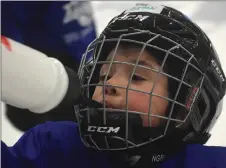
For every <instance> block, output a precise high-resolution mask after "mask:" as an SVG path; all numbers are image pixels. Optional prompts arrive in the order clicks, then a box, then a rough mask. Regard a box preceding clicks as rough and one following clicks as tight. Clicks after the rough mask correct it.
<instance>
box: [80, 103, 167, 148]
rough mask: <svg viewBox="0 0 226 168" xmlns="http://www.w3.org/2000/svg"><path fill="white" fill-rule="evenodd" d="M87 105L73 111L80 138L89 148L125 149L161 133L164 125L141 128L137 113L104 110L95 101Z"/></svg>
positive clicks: (140, 119)
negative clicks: (75, 111)
mask: <svg viewBox="0 0 226 168" xmlns="http://www.w3.org/2000/svg"><path fill="white" fill-rule="evenodd" d="M90 105H91V106H88V107H89V108H87V109H86V110H79V111H78V112H77V113H76V115H77V120H78V122H79V127H80V132H81V136H82V139H83V141H84V143H85V144H86V145H87V146H88V147H94V148H97V149H106V150H109V149H110V150H128V149H132V148H134V147H139V146H142V145H141V144H145V143H149V142H151V141H152V140H153V139H155V138H156V139H157V138H158V137H161V135H163V134H164V129H165V126H164V125H161V126H158V127H154V128H153V127H144V126H143V122H142V118H141V116H140V115H139V114H134V113H129V112H128V113H127V112H121V111H116V110H115V111H112V110H111V111H107V109H105V110H106V111H105V112H104V109H103V105H102V104H100V103H97V102H95V101H92V102H91V104H90ZM104 113H105V114H104ZM104 116H105V117H104ZM104 118H105V120H104ZM169 130H171V128H169Z"/></svg>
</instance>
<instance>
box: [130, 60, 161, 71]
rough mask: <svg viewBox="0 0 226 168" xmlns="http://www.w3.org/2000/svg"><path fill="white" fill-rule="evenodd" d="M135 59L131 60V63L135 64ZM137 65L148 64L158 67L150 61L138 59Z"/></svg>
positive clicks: (151, 66) (153, 67) (154, 67)
mask: <svg viewBox="0 0 226 168" xmlns="http://www.w3.org/2000/svg"><path fill="white" fill-rule="evenodd" d="M136 62H137V60H135V59H134V60H131V63H133V64H136ZM138 65H142V66H148V67H150V68H152V69H158V67H157V66H155V65H153V63H152V62H150V61H147V60H139V62H138Z"/></svg>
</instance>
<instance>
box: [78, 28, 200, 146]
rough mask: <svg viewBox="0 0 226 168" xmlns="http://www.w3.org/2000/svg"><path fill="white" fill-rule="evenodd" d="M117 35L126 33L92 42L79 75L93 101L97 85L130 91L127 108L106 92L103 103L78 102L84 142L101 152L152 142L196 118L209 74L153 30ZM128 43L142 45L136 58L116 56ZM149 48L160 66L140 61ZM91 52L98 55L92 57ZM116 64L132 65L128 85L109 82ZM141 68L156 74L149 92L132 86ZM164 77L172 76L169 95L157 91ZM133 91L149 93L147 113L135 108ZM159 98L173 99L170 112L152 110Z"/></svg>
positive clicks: (170, 102) (177, 45)
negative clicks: (196, 105)
mask: <svg viewBox="0 0 226 168" xmlns="http://www.w3.org/2000/svg"><path fill="white" fill-rule="evenodd" d="M111 33H115V34H117V33H120V36H118V37H116V38H115V37H107V36H105V35H102V36H100V37H99V38H97V39H96V40H94V41H93V42H92V43H91V44H90V45H89V46H88V48H87V50H86V53H85V54H84V55H83V58H82V61H81V64H80V67H79V70H78V76H79V79H80V80H81V86H82V90H83V94H84V95H85V97H86V98H87V99H90V100H91V99H92V96H93V93H94V90H95V88H96V87H99V88H101V89H102V90H104V91H105V90H106V88H118V89H123V90H124V93H125V103H124V104H125V105H124V108H122V109H116V108H111V107H110V108H109V107H108V106H107V104H106V103H105V102H106V101H105V99H106V94H105V92H104V91H103V92H102V98H101V99H102V101H101V102H99V103H97V104H95V103H94V104H92V103H91V104H90V105H87V104H86V105H79V106H76V109H75V113H76V117H77V121H78V124H79V129H80V132H81V137H82V141H83V142H84V144H85V145H86V146H88V147H93V148H95V149H99V150H124V149H129V148H134V147H139V146H142V145H145V144H148V143H151V142H153V141H156V140H158V139H161V138H163V137H164V136H165V135H166V134H167V133H168V132H170V130H171V129H173V128H180V127H182V126H184V125H185V123H186V122H187V120H188V118H189V117H191V118H192V113H191V112H192V110H193V105H194V102H195V101H196V98H197V96H198V95H199V93H200V90H201V87H202V83H203V79H204V73H203V72H202V71H201V70H200V69H199V68H198V66H197V59H196V58H195V57H194V55H193V54H192V53H190V52H189V51H188V50H187V49H185V48H184V47H183V46H182V45H181V44H179V43H178V42H176V41H173V40H171V39H169V38H167V37H165V36H162V35H160V34H157V33H153V32H150V31H147V30H140V29H134V30H133V31H132V32H130V31H128V29H121V30H111ZM140 39H142V40H140ZM144 39H147V40H144ZM122 45H126V46H129V47H130V46H132V47H133V46H136V47H137V48H139V51H140V52H139V54H137V57H136V61H135V62H126V61H117V60H115V56H116V53H117V51H118V49H119V47H120V46H122ZM110 51H111V53H112V55H111V59H110V60H109V59H107V57H108V55H109V53H110ZM145 51H148V52H150V53H152V55H154V58H155V59H156V60H157V62H158V64H159V67H158V68H153V67H149V66H147V65H142V64H140V58H141V56H142V55H143V53H144V52H145ZM90 55H92V56H93V59H92V60H89V61H86V58H87V57H89V56H90ZM106 59H107V60H106ZM104 65H107V70H106V72H105V74H104V77H103V79H102V81H101V82H100V81H99V76H100V75H99V73H100V70H101V67H103V66H104ZM115 65H125V66H129V67H131V69H130V70H131V71H130V75H129V78H128V82H127V85H126V86H122V85H120V84H115V85H112V84H108V82H107V81H108V79H109V78H108V77H109V74H110V72H111V70H112V68H113V66H115ZM138 68H139V69H144V70H145V71H148V72H150V73H155V74H156V75H155V78H154V81H153V84H152V86H150V88H149V89H150V90H149V91H144V90H142V89H134V88H132V87H131V85H132V80H133V77H134V75H135V73H136V70H137V69H138ZM161 76H164V77H166V78H167V80H168V92H169V95H168V96H163V95H160V94H156V93H155V91H154V90H155V87H156V86H157V85H158V82H159V80H160V79H161ZM191 76H192V78H191ZM191 79H192V80H191ZM119 83H120V82H119ZM129 92H138V93H139V94H144V95H146V96H148V97H149V104H148V109H147V112H143V111H137V110H136V111H135V110H133V109H130V108H129V103H128V101H129ZM154 97H157V98H158V99H163V100H164V101H167V102H168V106H167V112H166V113H165V115H159V114H153V113H152V100H153V98H154ZM137 101H138V102H139V101H142V100H137ZM153 118H156V119H159V120H161V125H157V126H154V125H153V122H152V119H153ZM144 119H146V121H147V125H145V126H144V125H143V122H142V121H143V120H144ZM193 119H194V120H195V119H196V116H195V117H194V116H193Z"/></svg>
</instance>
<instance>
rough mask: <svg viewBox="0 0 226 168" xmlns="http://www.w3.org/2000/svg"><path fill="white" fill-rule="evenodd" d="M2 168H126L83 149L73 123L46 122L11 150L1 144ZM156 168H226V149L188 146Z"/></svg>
mask: <svg viewBox="0 0 226 168" xmlns="http://www.w3.org/2000/svg"><path fill="white" fill-rule="evenodd" d="M1 143H2V144H1V150H2V151H1V152H2V153H1V162H2V167H3V168H114V167H117V168H125V167H124V166H123V165H120V164H118V163H117V161H114V162H112V160H110V158H109V155H108V153H107V152H103V151H96V150H91V149H89V148H86V147H85V146H84V145H83V143H82V141H81V140H80V137H79V130H78V126H77V124H76V123H74V122H67V121H64V122H47V123H44V124H41V125H38V126H36V127H34V128H32V129H30V130H29V131H27V132H26V133H25V134H24V135H23V136H22V137H21V138H20V139H19V141H18V142H17V143H16V144H15V145H14V146H12V147H7V146H6V144H5V143H4V142H1ZM156 167H158V168H225V167H226V148H223V147H208V146H202V145H187V146H186V148H185V149H184V150H182V151H180V152H179V153H178V154H177V155H175V156H173V157H172V158H170V159H168V160H166V161H164V162H163V163H160V164H157V165H156Z"/></svg>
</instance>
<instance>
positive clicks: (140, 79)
mask: <svg viewBox="0 0 226 168" xmlns="http://www.w3.org/2000/svg"><path fill="white" fill-rule="evenodd" d="M132 80H134V81H142V80H145V79H144V78H142V77H140V76H138V75H133V78H132Z"/></svg>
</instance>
